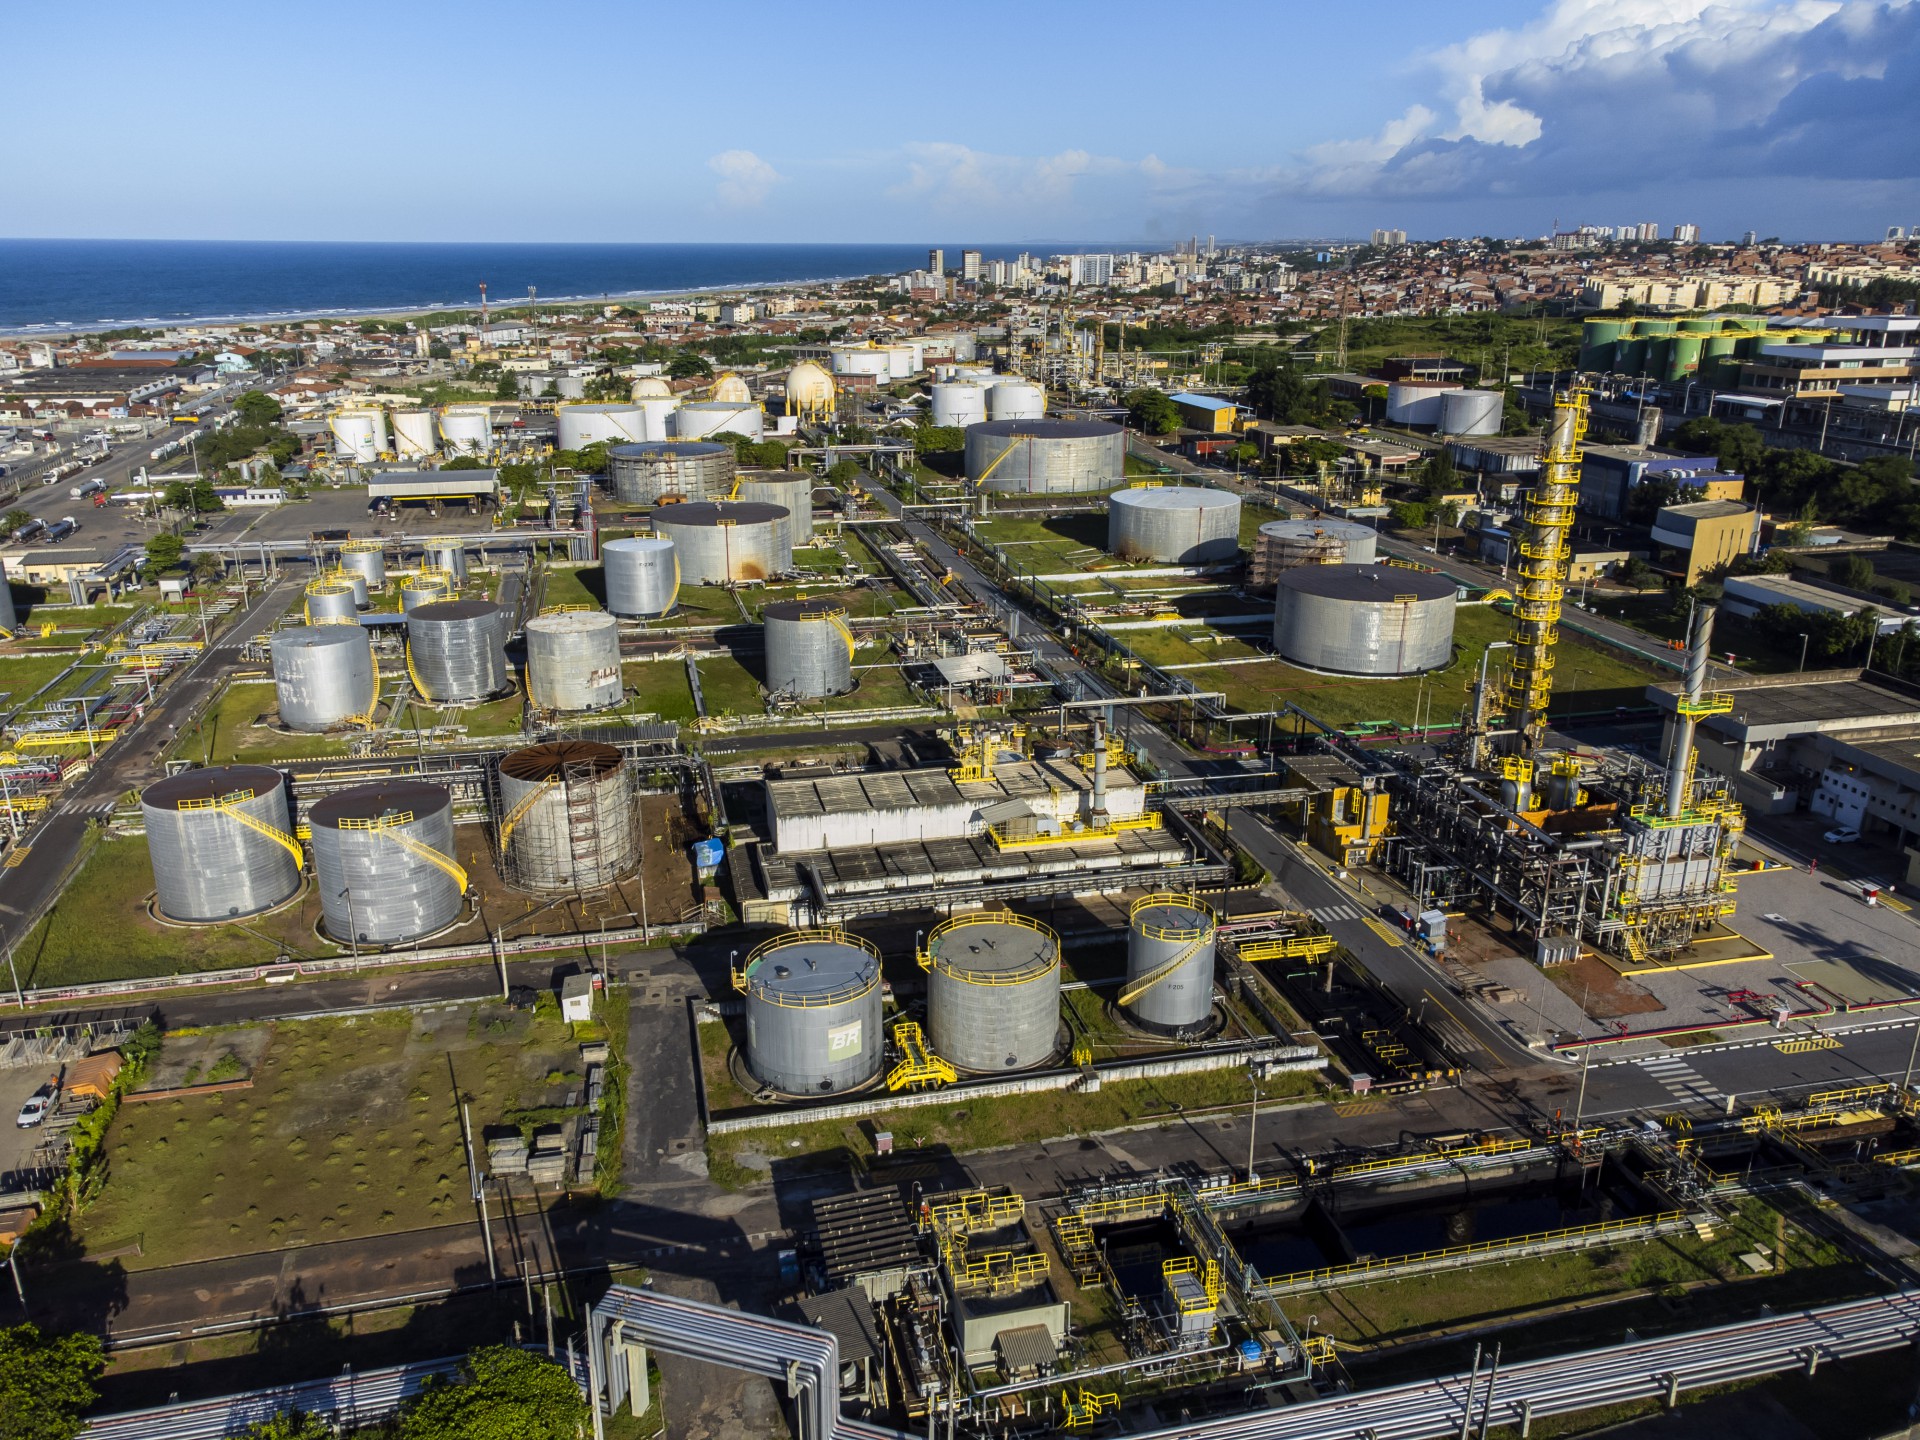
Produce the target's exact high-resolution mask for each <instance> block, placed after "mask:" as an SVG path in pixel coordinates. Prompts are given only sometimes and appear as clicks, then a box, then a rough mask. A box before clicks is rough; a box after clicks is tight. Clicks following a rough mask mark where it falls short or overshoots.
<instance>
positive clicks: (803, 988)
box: [733, 930, 886, 1095]
mask: <svg viewBox="0 0 1920 1440" xmlns="http://www.w3.org/2000/svg"><path fill="white" fill-rule="evenodd" d="M733 983H734V986H735V988H737V989H739V990H741V991H742V992H744V993H745V995H746V997H747V1068H748V1069H749V1070H750V1071H752V1072H753V1075H754V1078H755V1079H757V1080H759V1081H760V1082H761V1083H762V1084H764V1085H770V1086H772V1087H773V1088H774V1089H775V1090H781V1091H784V1092H786V1093H787V1094H789V1095H827V1094H834V1093H837V1092H840V1091H845V1090H853V1089H856V1088H858V1087H859V1086H862V1085H865V1084H867V1083H868V1082H869V1081H871V1080H872V1079H873V1078H874V1077H875V1076H876V1075H878V1074H879V1073H880V1067H881V1065H882V1063H883V1062H884V1061H885V1059H886V1036H885V1033H884V1032H883V1031H882V1030H881V1028H880V1026H881V1010H880V999H881V996H880V952H879V951H878V950H876V949H875V948H874V947H873V946H872V945H870V944H869V943H868V942H867V941H865V940H862V939H860V938H858V937H857V936H854V935H849V934H848V933H847V932H846V931H844V930H791V931H788V932H787V933H786V934H785V935H777V936H775V937H774V938H773V939H771V940H769V941H767V943H766V944H764V945H762V946H760V947H759V948H758V949H756V950H754V951H753V952H752V953H751V954H749V955H748V956H747V959H746V963H745V964H744V965H742V966H741V967H740V968H739V969H737V970H735V971H734V975H733Z"/></svg>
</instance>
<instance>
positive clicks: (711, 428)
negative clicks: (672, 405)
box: [673, 400, 767, 440]
mask: <svg viewBox="0 0 1920 1440" xmlns="http://www.w3.org/2000/svg"><path fill="white" fill-rule="evenodd" d="M766 421H767V417H766V413H765V412H764V411H762V410H761V408H760V407H759V406H758V405H754V404H746V405H735V404H731V403H729V402H727V401H722V400H698V401H695V402H694V403H693V404H691V405H682V406H681V407H680V408H679V409H678V410H676V411H674V412H673V433H674V435H675V437H676V438H678V439H681V440H699V439H702V438H704V437H705V436H708V435H745V436H746V437H748V438H749V439H752V440H758V439H759V438H760V436H761V434H762V432H764V430H765V429H766Z"/></svg>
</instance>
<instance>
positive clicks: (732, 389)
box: [707, 370, 753, 405]
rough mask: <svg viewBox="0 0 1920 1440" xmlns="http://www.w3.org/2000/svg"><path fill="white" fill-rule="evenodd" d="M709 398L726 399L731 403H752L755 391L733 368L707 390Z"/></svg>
mask: <svg viewBox="0 0 1920 1440" xmlns="http://www.w3.org/2000/svg"><path fill="white" fill-rule="evenodd" d="M707 399H709V400H724V401H726V402H727V403H728V404H730V405H751V404H752V403H753V391H751V390H749V389H748V388H747V382H746V381H744V380H742V379H741V378H740V377H739V376H738V375H736V374H734V373H733V372H732V371H731V370H729V371H727V373H726V374H724V375H722V376H721V377H720V378H719V379H717V380H715V381H714V382H713V384H712V386H711V387H710V388H709V389H708V390H707Z"/></svg>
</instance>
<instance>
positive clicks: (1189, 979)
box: [1122, 895, 1214, 1034]
mask: <svg viewBox="0 0 1920 1440" xmlns="http://www.w3.org/2000/svg"><path fill="white" fill-rule="evenodd" d="M1213 951H1214V919H1213V911H1212V910H1211V909H1209V908H1208V907H1207V905H1206V904H1205V903H1204V902H1202V901H1200V900H1196V899H1194V898H1193V897H1192V896H1189V895H1149V896H1147V897H1146V898H1145V899H1142V900H1136V901H1135V902H1134V904H1133V909H1132V912H1131V915H1130V918H1129V921H1128V925H1127V981H1126V985H1125V986H1124V987H1123V988H1122V994H1123V995H1126V996H1128V997H1130V998H1129V999H1128V1000H1127V1006H1126V1008H1127V1012H1128V1013H1129V1014H1130V1015H1131V1016H1132V1017H1133V1018H1134V1020H1135V1021H1137V1022H1138V1023H1139V1024H1141V1025H1144V1026H1146V1027H1147V1028H1149V1029H1153V1030H1161V1031H1166V1032H1169V1033H1172V1034H1181V1033H1185V1032H1190V1031H1193V1030H1197V1029H1199V1028H1200V1027H1201V1026H1203V1025H1205V1024H1206V1023H1207V1020H1208V1019H1209V1018H1210V1017H1211V1016H1212V1014H1213Z"/></svg>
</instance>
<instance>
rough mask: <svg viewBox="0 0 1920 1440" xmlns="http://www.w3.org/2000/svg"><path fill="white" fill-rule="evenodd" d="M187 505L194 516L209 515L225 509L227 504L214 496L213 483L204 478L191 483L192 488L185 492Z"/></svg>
mask: <svg viewBox="0 0 1920 1440" xmlns="http://www.w3.org/2000/svg"><path fill="white" fill-rule="evenodd" d="M187 494H188V504H189V505H190V506H191V507H192V509H193V513H194V514H196V515H204V514H210V513H212V512H213V511H215V510H224V509H226V508H227V502H226V501H224V500H222V499H221V498H220V497H219V496H218V495H216V494H214V491H213V482H212V481H211V480H208V479H205V478H204V477H203V478H201V479H199V480H196V481H194V482H193V488H192V489H191V490H189V491H188V492H187Z"/></svg>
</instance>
